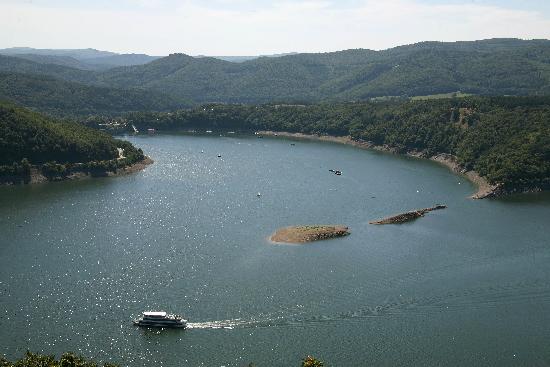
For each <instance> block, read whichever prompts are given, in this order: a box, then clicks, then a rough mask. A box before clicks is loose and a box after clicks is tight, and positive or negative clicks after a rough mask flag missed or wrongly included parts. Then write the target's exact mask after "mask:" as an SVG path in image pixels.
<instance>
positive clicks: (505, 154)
mask: <svg viewBox="0 0 550 367" xmlns="http://www.w3.org/2000/svg"><path fill="white" fill-rule="evenodd" d="M122 120H123V122H126V123H128V124H134V125H135V126H136V127H138V129H140V130H141V129H146V128H156V129H159V130H168V129H229V130H241V131H254V130H274V131H288V132H300V133H307V134H322V135H323V134H326V135H336V136H347V135H350V136H351V137H353V138H355V139H360V140H364V141H369V142H372V143H374V144H376V145H387V146H388V147H390V148H392V149H393V150H394V151H396V152H400V153H405V152H407V151H410V150H417V151H422V152H423V153H424V154H425V155H426V156H431V155H434V154H438V153H449V154H453V155H455V156H456V157H457V158H458V160H459V162H460V163H461V164H462V165H464V167H465V168H467V169H473V170H476V171H477V172H479V173H480V174H481V175H482V176H485V177H486V178H487V179H488V180H489V182H491V183H502V184H504V186H505V188H507V189H510V190H513V189H531V188H548V186H549V185H550V97H468V98H455V99H440V100H427V101H405V102H403V101H390V102H369V103H341V104H316V105H261V106H246V105H205V106H201V107H200V108H195V109H189V110H181V111H176V112H172V113H131V114H128V115H125V116H124V117H123V118H122ZM98 121H99V120H97V119H93V118H91V119H88V121H87V123H88V124H89V125H91V126H93V125H94V124H97V122H98ZM128 126H129V125H128Z"/></svg>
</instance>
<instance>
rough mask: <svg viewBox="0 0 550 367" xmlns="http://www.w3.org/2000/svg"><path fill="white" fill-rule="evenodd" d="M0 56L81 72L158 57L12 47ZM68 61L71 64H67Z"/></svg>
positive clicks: (93, 50) (144, 62)
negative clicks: (69, 68)
mask: <svg viewBox="0 0 550 367" xmlns="http://www.w3.org/2000/svg"><path fill="white" fill-rule="evenodd" d="M0 55H6V56H14V57H21V58H25V59H27V60H32V61H35V62H39V63H42V64H55V65H63V66H69V67H74V68H77V69H82V70H105V69H109V68H113V67H117V66H131V65H142V64H146V63H148V62H151V61H153V60H156V59H159V58H160V56H149V55H145V54H118V53H115V52H110V51H100V50H96V49H93V48H86V49H37V48H31V47H12V48H5V49H0ZM68 60H72V61H70V62H71V64H68Z"/></svg>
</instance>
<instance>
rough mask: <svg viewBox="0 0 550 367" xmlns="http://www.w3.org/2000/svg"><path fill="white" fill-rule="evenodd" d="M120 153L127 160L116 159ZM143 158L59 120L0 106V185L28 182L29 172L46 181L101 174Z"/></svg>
mask: <svg viewBox="0 0 550 367" xmlns="http://www.w3.org/2000/svg"><path fill="white" fill-rule="evenodd" d="M118 148H120V149H123V152H124V153H123V155H124V157H125V158H122V159H119V158H120V157H119V151H118ZM143 158H144V156H143V152H142V151H141V149H136V148H135V147H134V146H133V145H132V144H130V143H128V142H126V141H122V140H118V139H115V138H113V137H112V136H111V135H109V134H107V133H104V132H101V131H97V130H94V129H91V128H88V127H85V126H83V125H81V124H78V123H76V122H74V121H68V120H57V119H54V118H51V117H47V116H44V115H41V114H39V113H36V112H32V111H29V110H27V109H24V108H21V107H18V106H15V105H13V104H10V103H0V180H2V181H5V180H8V181H9V180H19V179H22V180H23V181H26V180H28V179H29V175H30V173H31V171H30V170H31V168H32V167H34V168H38V169H40V170H41V171H42V173H43V174H44V175H46V176H62V175H66V174H69V173H71V172H73V171H84V172H88V173H91V174H98V175H100V174H103V173H105V172H108V171H116V170H117V169H118V168H122V167H125V166H127V165H130V164H132V163H135V162H137V161H139V160H142V159H143Z"/></svg>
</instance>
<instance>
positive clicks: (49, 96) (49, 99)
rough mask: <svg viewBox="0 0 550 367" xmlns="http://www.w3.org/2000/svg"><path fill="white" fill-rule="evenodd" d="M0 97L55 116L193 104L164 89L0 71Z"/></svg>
mask: <svg viewBox="0 0 550 367" xmlns="http://www.w3.org/2000/svg"><path fill="white" fill-rule="evenodd" d="M0 100H6V101H10V102H13V103H16V104H18V105H22V106H26V107H31V108H32V109H34V110H37V111H40V112H45V113H48V114H50V115H54V116H65V117H66V116H82V115H96V114H100V115H119V114H121V113H125V112H131V111H169V110H173V109H178V108H183V107H187V106H190V105H191V103H190V102H185V101H183V100H181V99H180V100H178V99H176V98H173V97H171V96H169V95H166V94H164V93H162V92H155V91H144V90H139V89H117V88H108V87H97V86H90V85H84V84H81V83H77V82H69V81H65V80H61V79H56V78H53V77H49V76H44V75H36V74H25V73H4V72H0Z"/></svg>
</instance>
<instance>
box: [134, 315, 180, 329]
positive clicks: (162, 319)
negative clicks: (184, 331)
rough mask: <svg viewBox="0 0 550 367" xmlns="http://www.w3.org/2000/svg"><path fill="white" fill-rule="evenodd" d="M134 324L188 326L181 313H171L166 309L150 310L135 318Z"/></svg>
mask: <svg viewBox="0 0 550 367" xmlns="http://www.w3.org/2000/svg"><path fill="white" fill-rule="evenodd" d="M134 325H136V326H145V327H162V328H186V327H187V320H185V319H183V318H182V317H181V316H179V315H171V314H168V313H166V312H164V311H149V312H144V313H143V315H142V316H141V317H140V318H138V319H136V320H134Z"/></svg>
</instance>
